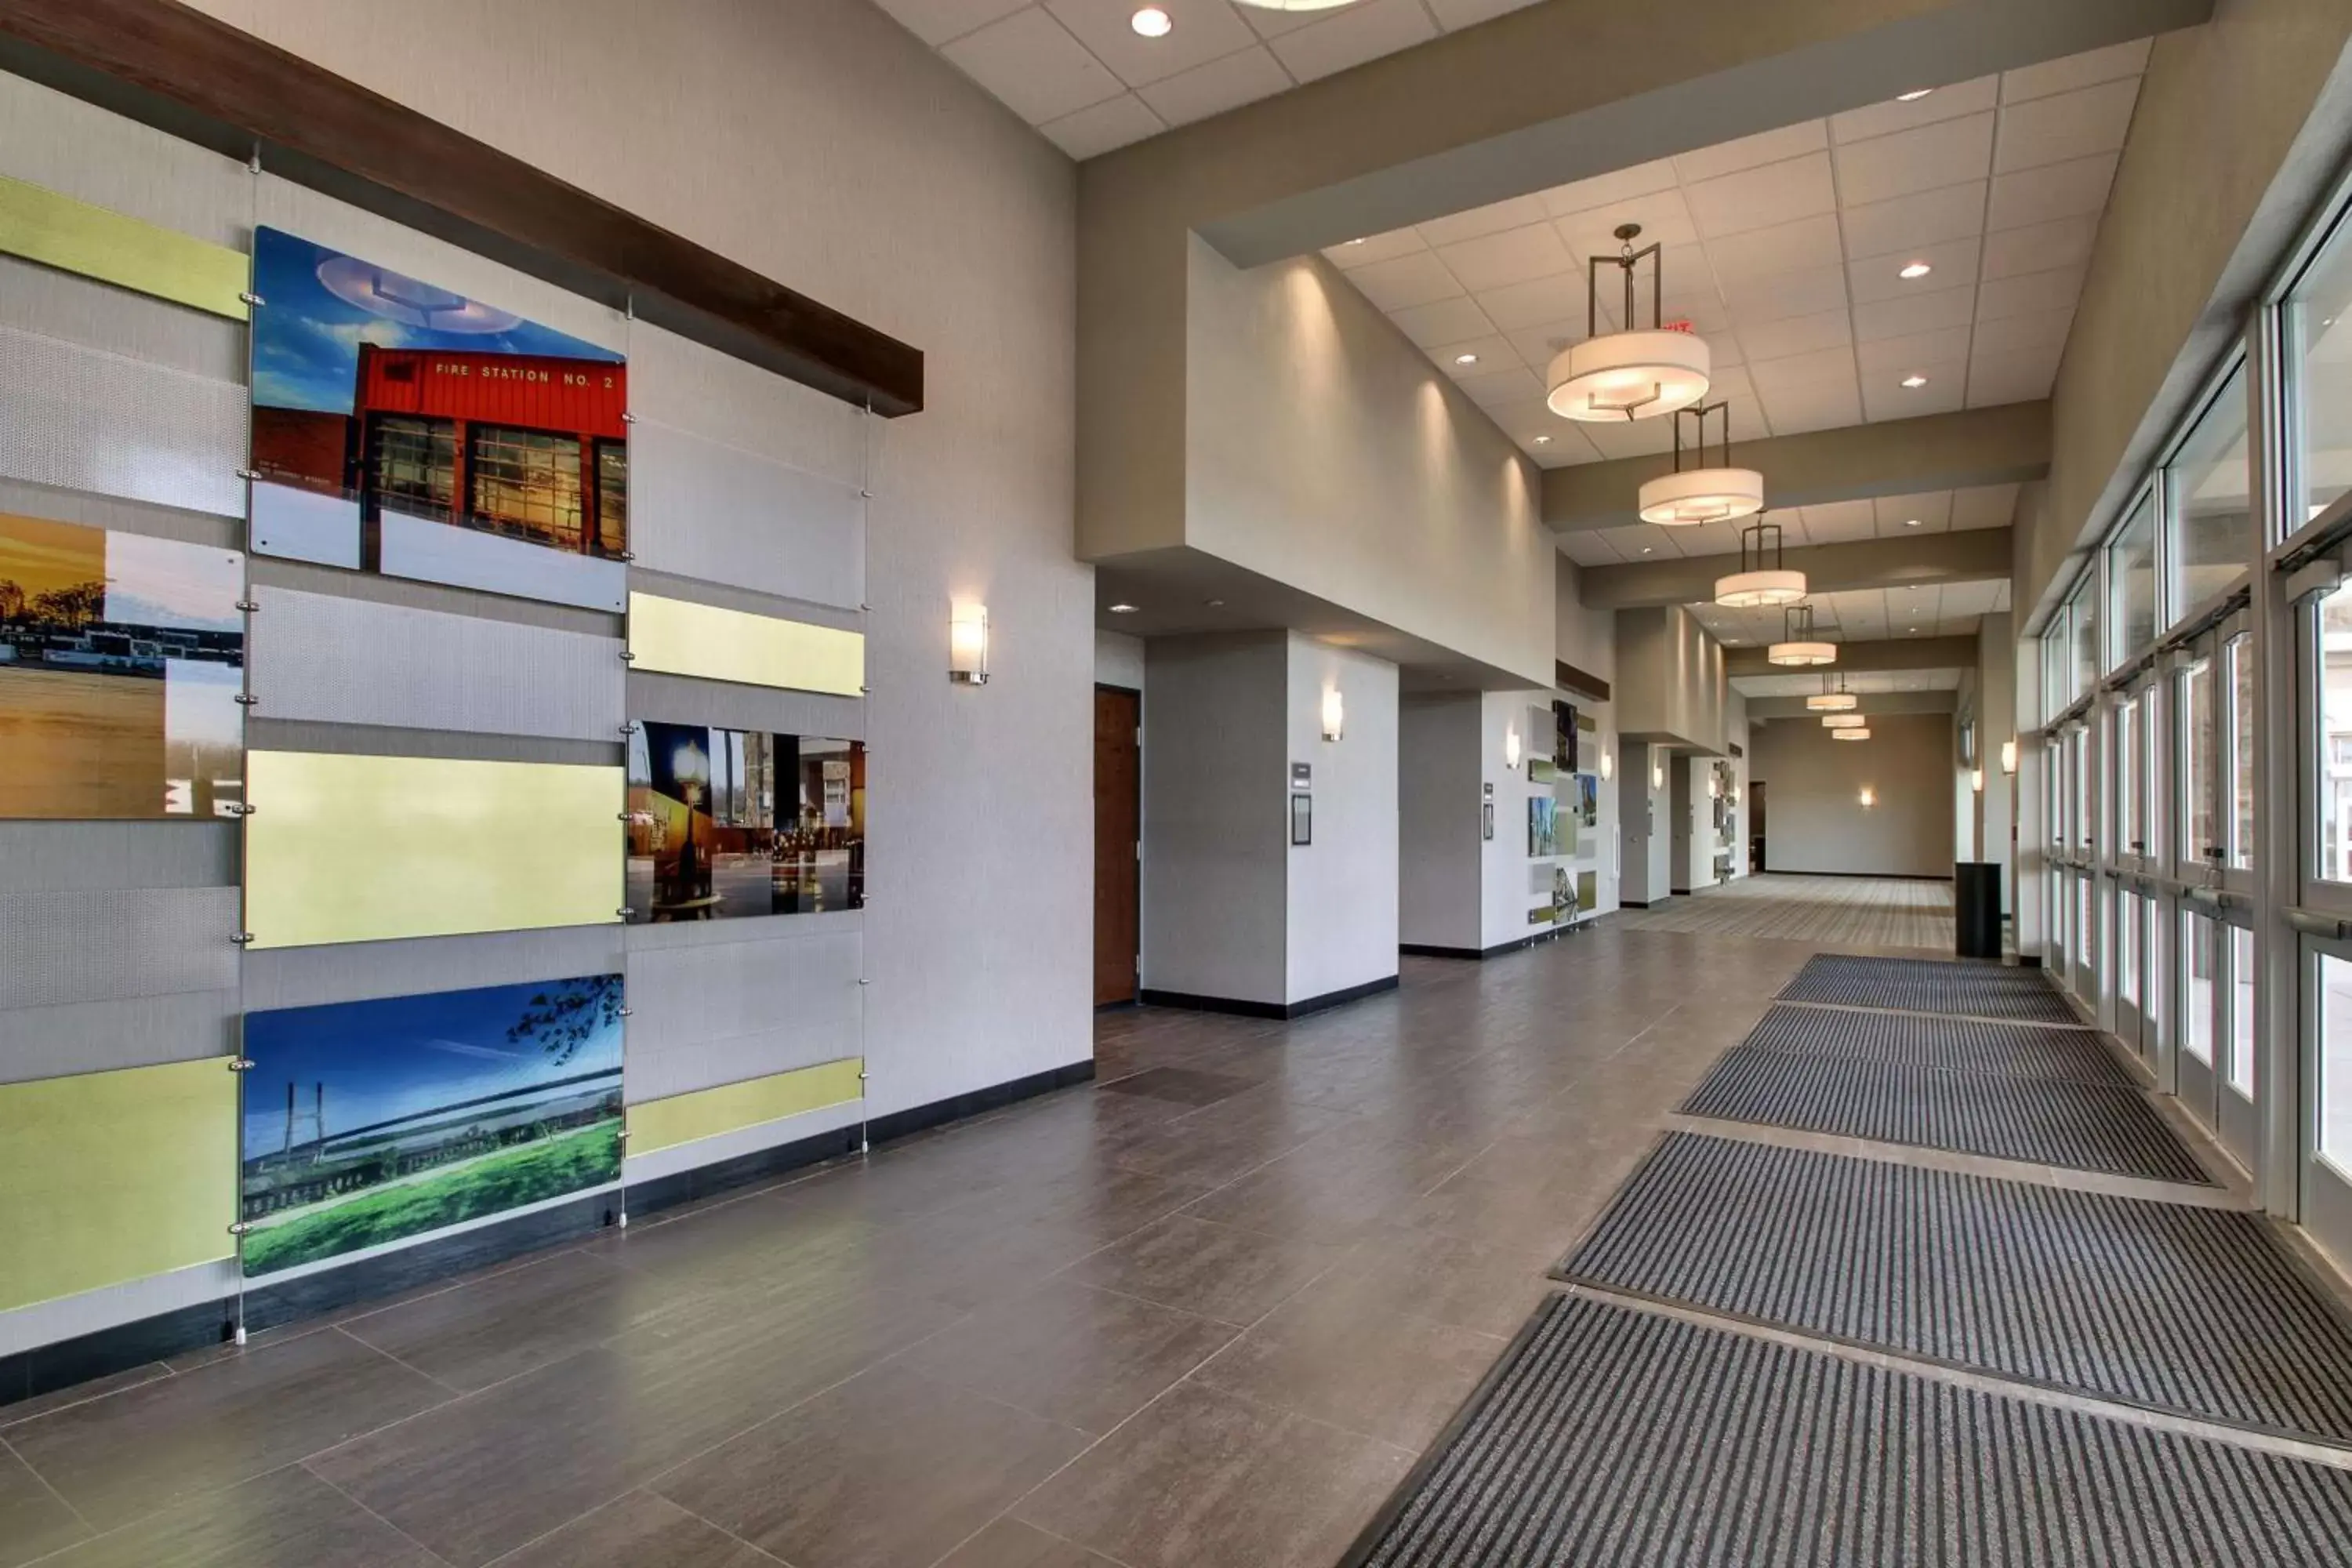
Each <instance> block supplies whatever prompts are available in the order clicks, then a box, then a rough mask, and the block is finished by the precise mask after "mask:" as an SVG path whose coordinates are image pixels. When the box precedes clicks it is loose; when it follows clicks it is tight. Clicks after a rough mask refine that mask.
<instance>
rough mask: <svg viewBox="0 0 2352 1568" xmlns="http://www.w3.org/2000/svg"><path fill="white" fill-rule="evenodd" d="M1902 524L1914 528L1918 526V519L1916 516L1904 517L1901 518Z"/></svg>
mask: <svg viewBox="0 0 2352 1568" xmlns="http://www.w3.org/2000/svg"><path fill="white" fill-rule="evenodd" d="M1903 526H1904V527H1906V528H1916V527H1918V526H1919V520H1918V519H1917V518H1916V517H1906V518H1905V519H1904V520H1903Z"/></svg>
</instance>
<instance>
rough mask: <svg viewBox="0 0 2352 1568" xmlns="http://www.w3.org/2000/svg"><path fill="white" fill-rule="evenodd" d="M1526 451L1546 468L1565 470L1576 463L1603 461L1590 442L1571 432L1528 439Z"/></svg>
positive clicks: (1561, 421) (1565, 421)
mask: <svg viewBox="0 0 2352 1568" xmlns="http://www.w3.org/2000/svg"><path fill="white" fill-rule="evenodd" d="M1546 412H1549V410H1547V411H1546ZM1559 423H1560V424H1563V425H1565V424H1567V423H1569V421H1567V420H1565V419H1562V420H1560V421H1559ZM1528 454H1529V455H1530V456H1532V457H1533V458H1535V459H1536V461H1537V462H1538V463H1540V464H1542V465H1543V466H1544V467H1545V468H1571V467H1573V466H1574V465H1576V464H1578V463H1598V462H1601V461H1603V460H1604V459H1603V458H1601V454H1600V453H1599V452H1597V451H1595V450H1593V447H1592V443H1591V442H1590V441H1588V440H1586V439H1585V438H1584V437H1582V436H1580V435H1578V434H1576V433H1574V432H1572V431H1570V432H1564V433H1561V434H1558V435H1549V434H1548V435H1543V436H1533V437H1528Z"/></svg>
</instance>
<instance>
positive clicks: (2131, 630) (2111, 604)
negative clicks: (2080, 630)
mask: <svg viewBox="0 0 2352 1568" xmlns="http://www.w3.org/2000/svg"><path fill="white" fill-rule="evenodd" d="M2107 635H2108V636H2109V637H2111V638H2113V639H2114V645H2115V646H2114V647H2112V648H2110V649H2109V650H2108V658H2107V666H2108V668H2114V667H2115V666H2116V665H2119V664H2121V663H2123V662H2124V661H2125V660H2126V659H2127V658H2131V657H2132V656H2133V655H2135V654H2137V653H2141V652H2144V651H2145V650H2146V649H2147V648H2148V647H2152V646H2154V644H2155V642H2156V495H2155V493H2154V492H2153V491H2150V492H2149V493H2148V494H2147V495H2143V496H2142V497H2140V498H2139V504H2138V505H2137V506H2136V507H2134V508H2132V511H2131V516H2129V517H2127V518H2126V519H2125V520H2124V525H2123V527H2122V529H2121V530H2120V531H2117V532H2116V537H2115V541H2114V542H2113V543H2111V544H2109V545H2108V546H2107Z"/></svg>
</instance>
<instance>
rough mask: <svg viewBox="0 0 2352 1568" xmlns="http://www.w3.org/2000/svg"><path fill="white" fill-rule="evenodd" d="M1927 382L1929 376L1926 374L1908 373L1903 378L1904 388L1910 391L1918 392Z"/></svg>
mask: <svg viewBox="0 0 2352 1568" xmlns="http://www.w3.org/2000/svg"><path fill="white" fill-rule="evenodd" d="M1903 385H1904V388H1905V390H1906V391H1909V392H1916V391H1918V390H1919V389H1920V388H1921V387H1923V386H1925V385H1927V377H1926V376H1924V375H1906V376H1905V377H1904V378H1903Z"/></svg>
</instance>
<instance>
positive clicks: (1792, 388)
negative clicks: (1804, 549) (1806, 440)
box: [1757, 367, 1862, 531]
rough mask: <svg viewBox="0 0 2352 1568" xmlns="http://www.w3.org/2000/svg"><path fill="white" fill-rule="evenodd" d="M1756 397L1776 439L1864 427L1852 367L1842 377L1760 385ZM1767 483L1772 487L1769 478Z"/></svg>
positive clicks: (1859, 389) (1857, 388) (1859, 395)
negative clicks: (1847, 426) (1842, 428)
mask: <svg viewBox="0 0 2352 1568" xmlns="http://www.w3.org/2000/svg"><path fill="white" fill-rule="evenodd" d="M1757 395H1758V396H1759V397H1761V398H1762V399H1763V400H1764V414H1765V416H1766V417H1767V418H1769V419H1770V420H1771V421H1772V431H1773V433H1774V434H1775V435H1779V436H1799V435H1802V434H1804V433H1805V432H1806V431H1808V430H1832V429H1836V428H1838V427H1839V426H1846V425H1859V424H1861V423H1862V391H1861V388H1860V387H1859V386H1857V385H1856V384H1855V382H1854V378H1853V370H1852V369H1851V367H1849V368H1848V370H1847V371H1846V373H1845V374H1843V375H1839V376H1821V377H1816V378H1815V379H1813V380H1811V381H1800V382H1790V383H1789V384H1785V385H1782V386H1780V387H1773V386H1769V385H1765V384H1760V383H1759V386H1758V388H1757ZM1766 483H1767V485H1768V486H1769V483H1770V479H1769V476H1767V479H1766ZM1808 531H1810V525H1809V528H1808Z"/></svg>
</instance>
